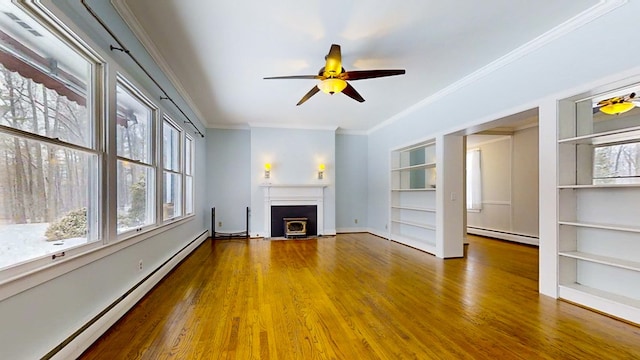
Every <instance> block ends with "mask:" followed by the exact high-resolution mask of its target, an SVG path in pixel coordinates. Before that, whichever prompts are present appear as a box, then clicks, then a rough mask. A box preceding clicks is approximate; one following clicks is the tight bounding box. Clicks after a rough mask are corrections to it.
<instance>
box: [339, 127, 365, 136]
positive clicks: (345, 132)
mask: <svg viewBox="0 0 640 360" xmlns="http://www.w3.org/2000/svg"><path fill="white" fill-rule="evenodd" d="M336 134H340V135H364V136H366V135H367V132H366V131H365V130H347V129H342V128H338V130H336Z"/></svg>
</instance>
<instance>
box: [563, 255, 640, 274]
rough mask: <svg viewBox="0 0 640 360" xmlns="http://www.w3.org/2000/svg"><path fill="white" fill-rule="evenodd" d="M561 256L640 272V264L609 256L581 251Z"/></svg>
mask: <svg viewBox="0 0 640 360" xmlns="http://www.w3.org/2000/svg"><path fill="white" fill-rule="evenodd" d="M558 254H559V255H560V256H564V257H569V258H572V259H578V260H584V261H590V262H594V263H598V264H602V265H607V266H614V267H618V268H622V269H627V270H633V271H640V263H639V262H636V261H629V260H622V259H617V258H612V257H608V256H601V255H595V254H589V253H585V252H581V251H563V252H560V253H558Z"/></svg>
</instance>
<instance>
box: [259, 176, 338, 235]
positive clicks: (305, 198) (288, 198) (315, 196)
mask: <svg viewBox="0 0 640 360" xmlns="http://www.w3.org/2000/svg"><path fill="white" fill-rule="evenodd" d="M326 186H327V185H324V184H323V185H274V184H269V185H263V186H262V187H263V191H264V229H265V237H266V238H270V237H272V232H271V229H272V222H271V219H272V207H274V206H315V208H316V229H315V232H313V233H312V232H311V231H310V230H311V229H310V224H307V236H316V235H322V234H324V232H325V229H324V188H325V187H326ZM296 216H298V215H293V216H292V215H287V217H296ZM302 216H306V215H302ZM280 236H284V232H283V233H282V235H280Z"/></svg>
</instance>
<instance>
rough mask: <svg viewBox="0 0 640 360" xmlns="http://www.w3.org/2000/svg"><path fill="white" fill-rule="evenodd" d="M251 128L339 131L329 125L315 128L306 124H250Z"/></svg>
mask: <svg viewBox="0 0 640 360" xmlns="http://www.w3.org/2000/svg"><path fill="white" fill-rule="evenodd" d="M249 127H250V128H274V129H295V130H326V131H334V132H335V131H336V130H338V127H337V126H334V125H328V126H314V125H306V124H277V123H271V124H270V123H249Z"/></svg>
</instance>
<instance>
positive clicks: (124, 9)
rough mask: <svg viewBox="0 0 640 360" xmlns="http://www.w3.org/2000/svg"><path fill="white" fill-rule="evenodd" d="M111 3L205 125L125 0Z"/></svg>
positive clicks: (193, 103)
mask: <svg viewBox="0 0 640 360" xmlns="http://www.w3.org/2000/svg"><path fill="white" fill-rule="evenodd" d="M111 4H112V5H113V8H114V9H115V10H116V12H118V14H119V15H120V17H121V18H122V20H123V21H124V22H125V23H126V24H127V25H128V26H129V29H131V31H132V32H133V34H134V35H135V36H136V37H137V38H138V40H140V43H141V44H142V46H143V47H144V48H145V50H147V52H148V53H149V55H150V56H151V58H152V59H153V60H154V61H155V62H156V64H157V65H158V67H159V68H160V70H162V72H163V73H164V74H165V75H166V76H167V78H169V81H171V83H172V84H173V86H174V87H175V89H176V90H177V91H178V93H179V94H180V96H181V97H182V98H183V99H184V100H185V101H186V102H187V105H189V107H190V108H191V110H192V111H193V112H194V113H195V114H196V116H197V117H198V119H199V120H200V122H204V124H203V125H204V126H205V127H207V125H208V120H206V118H205V117H204V116H202V112H201V111H200V109H198V107H197V106H196V104H195V102H194V101H193V99H192V98H191V96H189V92H187V91H186V90H185V88H184V86H183V85H182V82H181V81H180V78H178V77H177V76H176V74H175V73H174V72H173V70H171V67H170V66H169V63H167V61H166V60H165V59H164V57H163V56H162V55H160V51H159V50H158V48H157V47H156V46H155V44H154V42H153V41H152V40H151V38H150V37H149V34H147V32H146V31H145V30H144V28H143V27H142V25H140V22H139V21H138V18H136V17H135V15H134V14H133V11H131V8H130V7H129V5H128V4H127V0H111Z"/></svg>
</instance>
